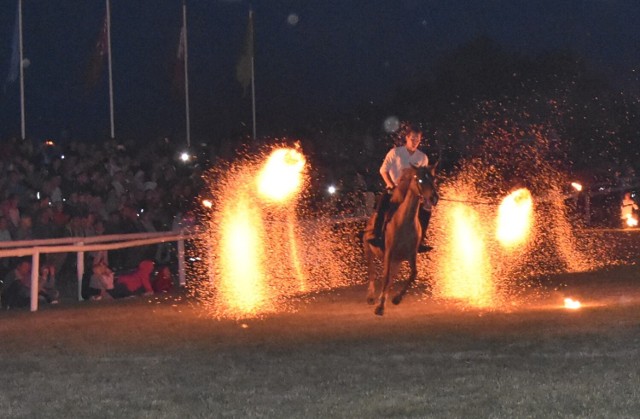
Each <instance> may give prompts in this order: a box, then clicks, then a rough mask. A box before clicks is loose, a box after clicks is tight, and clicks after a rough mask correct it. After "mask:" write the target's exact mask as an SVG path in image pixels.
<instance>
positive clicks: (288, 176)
mask: <svg viewBox="0 0 640 419" xmlns="http://www.w3.org/2000/svg"><path fill="white" fill-rule="evenodd" d="M304 165H305V158H304V156H303V155H302V154H301V153H300V152H299V151H298V150H295V149H291V148H279V149H276V150H274V151H273V152H272V153H271V155H270V156H269V159H268V160H267V162H266V163H265V165H264V167H263V168H262V171H261V172H260V173H259V174H258V176H257V179H256V180H257V183H258V192H259V193H260V196H262V197H263V198H265V199H267V200H269V201H276V202H283V201H287V200H288V199H290V198H291V196H293V195H294V194H296V193H297V192H299V189H300V185H301V184H302V175H301V174H302V170H303V169H304Z"/></svg>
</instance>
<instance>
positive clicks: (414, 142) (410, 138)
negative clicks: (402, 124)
mask: <svg viewBox="0 0 640 419" xmlns="http://www.w3.org/2000/svg"><path fill="white" fill-rule="evenodd" d="M420 141H422V132H421V131H420V128H418V126H417V125H407V128H406V130H405V134H404V144H405V146H406V147H407V150H409V151H416V149H417V148H418V146H419V145H420Z"/></svg>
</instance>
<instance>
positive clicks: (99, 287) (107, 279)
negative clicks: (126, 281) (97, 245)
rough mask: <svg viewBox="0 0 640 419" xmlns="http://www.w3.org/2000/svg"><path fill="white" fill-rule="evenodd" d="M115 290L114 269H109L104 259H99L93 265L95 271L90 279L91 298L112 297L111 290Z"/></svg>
mask: <svg viewBox="0 0 640 419" xmlns="http://www.w3.org/2000/svg"><path fill="white" fill-rule="evenodd" d="M111 291H113V271H112V270H111V269H109V267H108V266H107V264H106V263H104V261H102V260H99V261H98V263H97V264H95V265H93V272H92V273H91V278H90V279H89V292H88V294H89V298H90V299H91V300H94V301H95V300H102V299H103V298H107V299H110V298H112V297H111V294H110V292H111Z"/></svg>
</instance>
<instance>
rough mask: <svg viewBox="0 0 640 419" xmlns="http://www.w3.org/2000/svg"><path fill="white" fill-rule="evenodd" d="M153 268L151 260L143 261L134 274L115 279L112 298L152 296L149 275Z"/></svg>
mask: <svg viewBox="0 0 640 419" xmlns="http://www.w3.org/2000/svg"><path fill="white" fill-rule="evenodd" d="M153 268H154V263H153V261H152V260H148V259H145V260H143V261H142V262H140V264H139V265H138V269H136V270H135V271H134V272H132V273H130V274H124V275H121V276H119V277H118V278H116V281H115V284H114V287H113V292H112V293H111V295H112V296H113V297H114V298H123V297H129V296H133V295H140V294H144V295H153V287H152V286H151V273H152V272H153Z"/></svg>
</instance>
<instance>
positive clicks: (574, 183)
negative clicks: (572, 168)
mask: <svg viewBox="0 0 640 419" xmlns="http://www.w3.org/2000/svg"><path fill="white" fill-rule="evenodd" d="M571 186H572V187H573V189H575V190H576V191H578V192H580V191H582V185H581V184H579V183H578V182H571Z"/></svg>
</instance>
